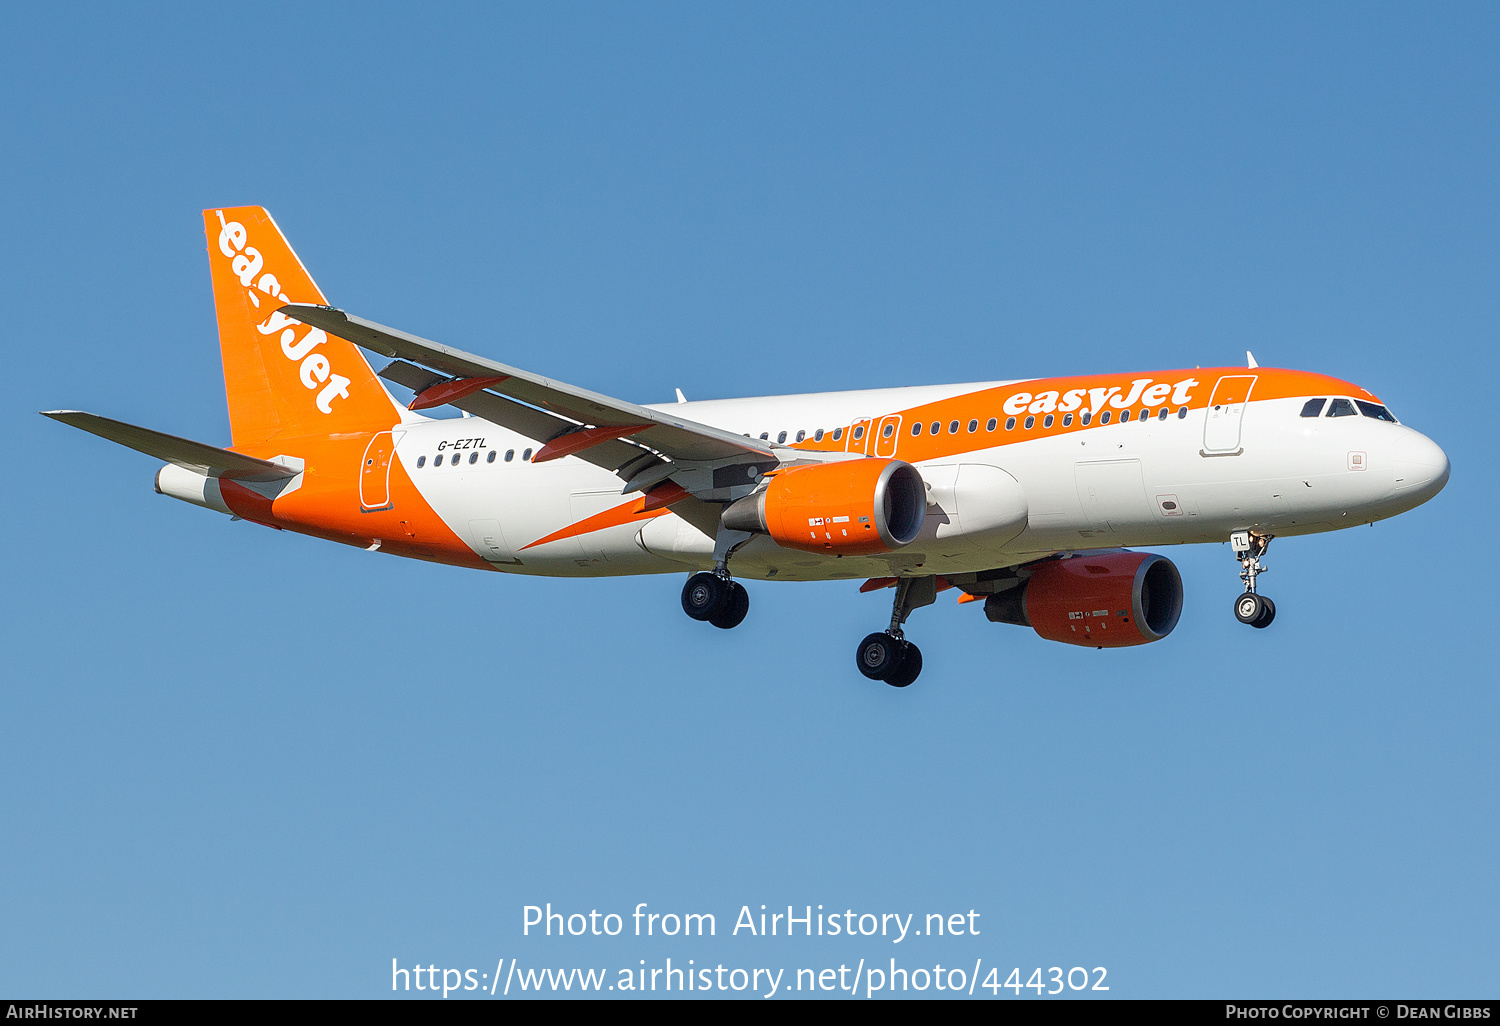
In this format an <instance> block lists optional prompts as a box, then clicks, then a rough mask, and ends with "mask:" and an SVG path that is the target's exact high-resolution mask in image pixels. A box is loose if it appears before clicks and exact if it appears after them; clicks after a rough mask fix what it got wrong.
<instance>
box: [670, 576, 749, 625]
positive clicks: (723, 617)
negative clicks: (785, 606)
mask: <svg viewBox="0 0 1500 1026" xmlns="http://www.w3.org/2000/svg"><path fill="white" fill-rule="evenodd" d="M682 611H683V612H684V613H686V614H687V615H688V616H691V617H692V618H693V619H694V620H704V621H707V622H708V623H711V624H713V625H714V626H715V627H720V628H722V629H724V630H726V631H727V630H729V629H730V628H731V627H738V626H739V625H740V622H741V621H742V620H744V619H745V614H746V613H748V612H750V593H749V592H748V591H746V590H745V586H744V585H743V584H741V583H740V582H739V581H736V580H734V579H732V578H731V577H730V576H729V574H728V573H727V572H723V573H720V572H718V571H714V572H712V573H710V572H708V571H704V572H703V573H697V574H694V575H693V576H691V577H689V578H688V579H687V584H685V585H683V586H682Z"/></svg>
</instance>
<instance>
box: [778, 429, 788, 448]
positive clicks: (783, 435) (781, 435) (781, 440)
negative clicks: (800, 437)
mask: <svg viewBox="0 0 1500 1026" xmlns="http://www.w3.org/2000/svg"><path fill="white" fill-rule="evenodd" d="M785 442H786V432H785V431H782V432H780V433H778V434H777V435H776V444H777V445H782V444H784V443H785Z"/></svg>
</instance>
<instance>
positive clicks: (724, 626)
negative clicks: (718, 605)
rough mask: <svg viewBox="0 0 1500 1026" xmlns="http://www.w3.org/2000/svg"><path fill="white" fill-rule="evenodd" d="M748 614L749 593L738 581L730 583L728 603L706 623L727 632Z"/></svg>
mask: <svg viewBox="0 0 1500 1026" xmlns="http://www.w3.org/2000/svg"><path fill="white" fill-rule="evenodd" d="M748 612H750V593H749V592H748V591H746V590H745V586H744V585H743V584H741V583H740V582H739V581H730V582H729V601H727V602H726V603H725V604H724V609H723V611H722V612H720V613H719V614H718V615H717V616H714V617H712V618H710V619H709V621H708V622H709V623H711V624H713V625H714V626H715V627H718V628H719V629H721V630H726V631H727V630H730V629H732V628H735V627H738V626H739V625H740V624H741V623H742V622H744V619H745V614H746V613H748Z"/></svg>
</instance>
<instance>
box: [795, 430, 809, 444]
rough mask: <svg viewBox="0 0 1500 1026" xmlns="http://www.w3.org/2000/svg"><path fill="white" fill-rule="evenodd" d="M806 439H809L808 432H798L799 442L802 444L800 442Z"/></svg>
mask: <svg viewBox="0 0 1500 1026" xmlns="http://www.w3.org/2000/svg"><path fill="white" fill-rule="evenodd" d="M806 437H807V432H806V431H798V432H797V441H799V442H800V441H802V440H803V439H804V438H806Z"/></svg>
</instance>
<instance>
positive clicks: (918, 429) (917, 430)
mask: <svg viewBox="0 0 1500 1026" xmlns="http://www.w3.org/2000/svg"><path fill="white" fill-rule="evenodd" d="M911 433H912V435H913V436H916V435H920V434H921V433H922V422H921V421H917V422H916V423H915V424H913V425H912V426H911Z"/></svg>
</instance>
